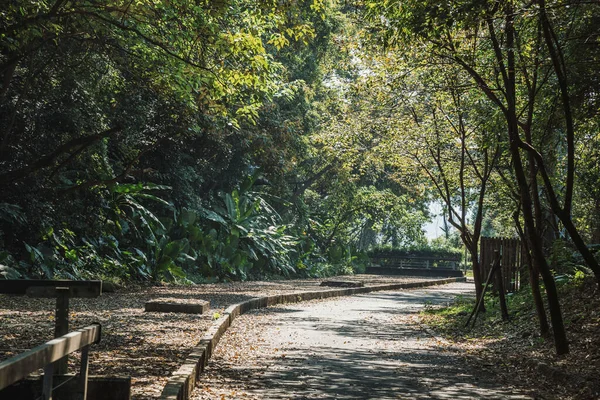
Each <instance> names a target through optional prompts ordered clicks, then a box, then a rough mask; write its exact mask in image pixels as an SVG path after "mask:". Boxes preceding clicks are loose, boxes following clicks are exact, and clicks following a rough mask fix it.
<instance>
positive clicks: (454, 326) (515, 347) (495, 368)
mask: <svg viewBox="0 0 600 400" xmlns="http://www.w3.org/2000/svg"><path fill="white" fill-rule="evenodd" d="M559 291H560V298H561V304H562V311H563V319H564V321H565V325H566V328H567V337H568V340H569V345H570V353H569V354H567V355H564V356H556V354H555V351H554V343H553V340H552V339H551V338H543V337H540V335H539V332H538V320H537V316H536V314H535V310H534V308H533V301H532V300H531V294H530V292H529V289H528V288H525V289H524V291H523V292H522V293H518V294H515V295H512V296H509V300H508V301H509V312H510V316H511V320H510V321H509V322H502V320H501V316H500V312H499V307H498V304H497V301H496V299H494V298H491V299H490V301H489V302H486V305H487V308H488V311H487V313H486V314H484V315H483V316H480V318H479V320H478V321H477V324H476V326H475V327H474V328H472V329H468V328H464V324H465V322H466V319H467V318H468V316H469V314H470V312H471V310H472V307H473V299H459V300H458V301H457V302H456V303H455V304H454V305H453V306H450V307H447V308H434V307H430V308H429V309H428V310H426V311H424V312H423V313H422V314H421V322H422V323H425V324H426V325H427V326H429V327H431V328H432V329H433V331H434V332H435V333H436V334H438V335H440V336H441V337H442V338H444V339H446V340H445V341H442V342H441V343H440V345H441V346H443V347H447V348H454V349H458V350H462V351H463V352H464V354H465V357H466V358H467V361H468V362H469V363H470V364H472V365H475V366H480V367H481V368H483V369H486V370H489V371H491V372H493V373H495V374H496V375H497V376H498V379H503V380H504V379H506V380H507V381H511V382H514V383H515V384H516V385H518V386H521V387H522V388H523V389H527V390H529V391H531V392H533V393H534V394H535V397H536V398H539V399H598V398H600V380H599V379H598V377H599V376H600V296H599V293H598V290H597V289H596V286H595V282H594V281H593V280H592V279H586V280H584V281H580V282H577V283H575V282H572V283H567V284H563V285H561V286H559Z"/></svg>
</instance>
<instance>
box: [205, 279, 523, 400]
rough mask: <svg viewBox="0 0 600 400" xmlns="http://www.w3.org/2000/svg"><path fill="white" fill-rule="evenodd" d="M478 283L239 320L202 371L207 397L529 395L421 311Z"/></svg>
mask: <svg viewBox="0 0 600 400" xmlns="http://www.w3.org/2000/svg"><path fill="white" fill-rule="evenodd" d="M472 292H473V285H472V284H468V283H455V284H450V285H444V286H437V287H432V288H427V289H418V290H407V291H394V292H374V293H369V294H364V295H359V296H353V297H343V298H337V299H329V300H317V301H310V302H304V303H297V304H291V305H286V306H277V307H272V308H268V309H262V310H256V311H253V312H250V313H248V314H245V315H243V316H240V317H239V318H237V319H236V320H235V321H234V323H233V325H232V327H231V328H230V329H229V330H228V331H227V333H226V334H225V335H224V336H223V338H222V339H221V342H220V343H219V345H218V347H217V350H216V353H215V355H214V356H213V358H212V360H211V361H210V364H209V367H208V368H207V369H206V371H205V373H204V374H203V376H201V378H200V382H199V383H198V388H197V389H196V391H195V393H194V400H204V399H323V398H331V399H333V398H335V399H399V398H401V399H431V398H433V399H472V398H478V399H479V398H496V399H497V398H502V399H524V398H529V397H526V396H523V395H518V394H516V390H514V389H512V388H510V387H506V386H505V384H504V383H503V382H496V381H495V380H494V377H493V376H489V375H486V374H485V372H483V371H473V370H471V369H470V368H469V367H468V366H467V365H465V363H464V359H463V357H462V356H461V354H460V353H457V352H453V351H452V350H450V351H448V350H447V349H446V350H441V348H440V347H438V345H437V340H436V339H435V338H433V337H432V336H430V335H429V334H428V333H427V332H425V331H424V330H423V327H422V326H421V325H419V323H418V316H417V315H416V314H415V312H417V311H419V310H420V309H422V308H423V307H424V306H425V305H426V304H427V305H438V304H444V303H448V302H449V301H452V299H453V298H454V297H455V296H456V295H458V294H465V295H470V294H471V293H472Z"/></svg>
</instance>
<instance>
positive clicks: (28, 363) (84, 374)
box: [0, 324, 101, 400]
mask: <svg viewBox="0 0 600 400" xmlns="http://www.w3.org/2000/svg"><path fill="white" fill-rule="evenodd" d="M100 337H101V328H100V325H99V324H93V325H90V326H87V327H85V328H83V329H79V330H77V331H74V332H71V333H67V334H66V335H64V336H61V337H59V338H56V339H53V340H51V341H49V342H47V343H45V344H43V345H41V346H38V347H35V348H33V349H31V350H29V351H26V352H25V353H21V354H19V355H16V356H14V357H12V358H9V359H8V360H5V361H2V362H1V363H0V390H2V389H5V388H6V387H8V386H10V385H12V384H13V383H15V382H18V381H20V380H21V379H24V378H26V377H27V376H29V374H31V373H33V372H36V371H38V370H39V369H42V368H43V369H44V381H43V389H42V399H43V400H51V399H52V391H53V390H54V386H53V384H52V379H53V377H54V366H55V363H56V362H57V361H59V360H61V359H64V358H65V357H67V356H68V355H69V354H71V353H73V352H74V351H78V350H81V367H80V370H79V374H78V375H77V376H76V377H77V379H78V385H77V386H78V388H77V392H78V393H79V394H80V399H83V400H85V399H86V397H87V385H88V360H89V349H90V345H92V344H94V343H98V342H99V341H100Z"/></svg>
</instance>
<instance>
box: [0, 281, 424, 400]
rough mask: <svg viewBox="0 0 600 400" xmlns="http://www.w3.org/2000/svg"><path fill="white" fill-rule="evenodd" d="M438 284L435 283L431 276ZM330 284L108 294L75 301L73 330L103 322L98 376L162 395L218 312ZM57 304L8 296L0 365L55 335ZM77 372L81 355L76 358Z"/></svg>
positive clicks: (94, 358)
mask: <svg viewBox="0 0 600 400" xmlns="http://www.w3.org/2000/svg"><path fill="white" fill-rule="evenodd" d="M339 279H343V280H354V281H361V282H364V283H365V285H366V286H373V285H378V284H387V283H406V282H416V281H423V280H427V278H422V277H405V276H379V275H354V276H344V277H340V278H339ZM429 279H431V278H429ZM322 281H323V280H322V279H298V280H285V281H284V280H282V281H274V282H233V283H219V284H203V285H193V286H172V285H171V286H156V287H142V288H136V289H128V290H122V291H119V292H117V293H103V294H102V296H100V297H98V298H95V299H71V301H70V313H69V320H70V329H71V330H74V329H78V328H81V327H84V326H87V325H89V324H90V323H92V322H100V323H101V324H102V334H103V337H102V341H101V342H100V343H99V344H98V345H95V346H93V348H92V351H91V353H90V374H92V375H109V376H131V377H132V393H133V399H134V400H139V399H152V398H157V397H158V396H159V395H160V393H161V391H162V389H163V387H164V385H165V384H166V382H167V379H168V377H169V376H170V375H171V374H172V373H173V371H175V370H176V369H177V368H178V367H179V366H180V365H181V364H182V363H183V361H184V360H185V358H186V357H187V355H188V354H189V352H190V351H191V349H192V348H193V347H194V346H195V345H196V344H197V343H198V341H199V340H200V338H201V337H202V336H203V335H204V332H205V331H206V329H207V328H208V327H209V326H210V324H211V323H212V318H213V314H214V313H215V312H222V311H223V310H224V309H225V308H227V307H228V306H229V305H231V304H235V303H238V302H241V301H244V300H248V299H251V298H253V297H259V296H266V295H274V294H282V293H290V292H297V291H313V290H316V289H319V285H320V283H321V282H322ZM155 298H167V299H176V300H177V301H178V302H186V301H189V300H190V299H191V300H193V299H202V300H208V301H209V302H210V307H211V309H210V311H209V313H207V314H205V315H192V314H175V313H156V312H150V313H146V312H144V304H145V303H146V301H148V300H150V299H155ZM54 305H55V301H54V300H51V299H33V298H28V297H24V296H7V295H0V361H1V360H3V359H6V358H9V357H11V356H13V355H16V354H18V353H21V352H23V351H26V350H28V349H30V348H32V347H35V346H38V345H40V344H42V343H44V342H47V341H48V340H51V339H52V338H53V334H54ZM70 365H71V366H72V367H73V369H72V371H74V368H75V367H76V365H77V354H76V355H75V356H74V357H71V358H70Z"/></svg>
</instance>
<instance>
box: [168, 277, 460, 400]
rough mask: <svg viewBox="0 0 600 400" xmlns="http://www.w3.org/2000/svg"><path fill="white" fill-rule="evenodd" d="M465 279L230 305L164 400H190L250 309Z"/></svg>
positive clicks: (176, 374) (268, 298)
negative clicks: (214, 357)
mask: <svg viewBox="0 0 600 400" xmlns="http://www.w3.org/2000/svg"><path fill="white" fill-rule="evenodd" d="M464 281H466V278H464V277H458V278H446V279H438V280H432V281H421V282H410V283H393V284H388V285H377V286H365V287H357V288H343V289H330V290H319V291H313V292H295V293H288V294H280V295H272V296H264V297H257V298H254V299H250V300H246V301H244V302H242V303H238V304H234V305H232V306H229V307H228V308H227V309H226V310H225V311H224V312H223V314H222V315H221V317H220V318H219V319H218V320H216V321H215V322H213V324H212V325H211V326H210V327H209V328H208V330H207V331H206V333H205V335H204V336H203V337H202V338H201V339H200V342H198V344H197V345H196V347H194V349H193V350H192V352H191V353H190V354H189V355H188V357H187V358H186V360H185V361H184V363H183V365H181V367H179V369H177V371H175V372H174V373H173V375H172V376H171V377H170V378H169V380H168V381H167V384H166V385H165V387H164V389H163V391H162V393H161V395H160V399H161V400H188V399H189V397H190V395H191V393H192V391H193V390H194V387H195V386H196V381H198V379H199V377H200V374H201V373H202V372H203V371H204V368H205V367H206V366H207V365H208V360H209V359H210V357H211V356H212V354H213V352H214V349H215V348H216V347H217V344H218V343H219V340H220V339H221V337H222V336H223V334H224V333H225V332H226V331H227V329H228V328H229V327H230V326H231V324H232V322H233V320H235V318H237V317H238V316H239V315H242V314H245V313H246V312H248V311H250V310H255V309H259V308H265V307H269V306H274V305H277V304H285V303H298V302H301V301H306V300H316V299H326V298H329V297H340V296H351V295H355V294H362V293H370V292H377V291H383V290H397V289H413V288H420V287H427V286H436V285H444V284H446V283H453V282H464Z"/></svg>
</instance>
